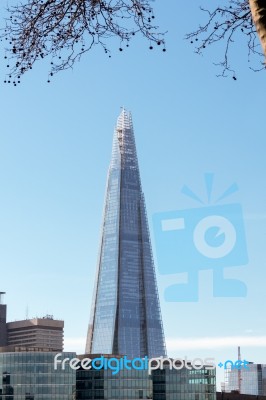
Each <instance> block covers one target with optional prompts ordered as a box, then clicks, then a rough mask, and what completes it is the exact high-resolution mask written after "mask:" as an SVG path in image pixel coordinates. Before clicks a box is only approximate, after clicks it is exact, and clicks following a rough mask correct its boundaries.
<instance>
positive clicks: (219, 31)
mask: <svg viewBox="0 0 266 400" xmlns="http://www.w3.org/2000/svg"><path fill="white" fill-rule="evenodd" d="M253 1H255V2H256V1H258V0H250V1H249V0H228V1H227V2H225V3H226V4H225V5H223V6H222V7H217V8H216V9H215V10H214V11H209V10H206V9H203V8H201V10H202V11H203V12H205V13H206V15H207V22H206V23H205V24H204V25H200V26H199V28H198V29H197V30H196V31H194V32H191V33H189V34H187V35H186V37H185V38H186V39H187V40H190V42H191V43H193V44H194V43H196V50H195V51H196V53H198V54H202V53H203V51H204V50H205V49H206V48H207V47H208V46H210V45H213V44H215V43H217V42H221V41H223V42H224V43H225V47H224V52H223V58H222V60H221V61H220V62H218V63H216V64H215V65H218V66H219V67H220V68H221V73H220V74H219V75H218V76H227V75H228V74H229V75H231V76H232V77H233V79H235V80H236V73H235V70H234V69H232V68H231V65H230V61H229V60H230V52H231V51H232V48H233V45H234V43H235V41H237V39H238V35H239V34H241V35H243V36H244V38H245V39H246V44H247V53H248V61H250V60H251V58H253V59H254V56H258V57H257V62H259V67H258V68H256V69H254V70H261V69H265V64H264V56H263V53H262V51H261V48H260V44H259V41H258V36H257V31H256V27H255V26H254V22H253V19H252V14H251V9H250V3H251V2H253Z"/></svg>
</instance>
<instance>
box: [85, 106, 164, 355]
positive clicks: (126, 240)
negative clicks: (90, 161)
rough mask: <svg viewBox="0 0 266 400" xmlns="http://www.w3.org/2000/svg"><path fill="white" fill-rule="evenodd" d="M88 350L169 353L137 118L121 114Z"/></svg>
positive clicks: (146, 353)
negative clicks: (138, 148) (137, 143)
mask: <svg viewBox="0 0 266 400" xmlns="http://www.w3.org/2000/svg"><path fill="white" fill-rule="evenodd" d="M86 352H87V353H107V354H108V353H109V354H124V355H127V356H128V357H131V358H134V357H144V356H149V357H156V356H161V355H165V343H164V334H163V327H162V322H161V312H160V305H159V301H158V293H157V285H156V277H155V271H154V265H153V258H152V250H151V244H150V238H149V228H148V223H147V218H146V211H145V204H144V196H143V193H142V189H141V182H140V176H139V167H138V160H137V153H136V146H135V139H134V131H133V124H132V117H131V114H130V113H129V112H127V111H126V110H125V109H124V108H122V111H121V113H120V115H119V117H118V120H117V125H116V128H115V133H114V140H113V153H112V161H111V165H110V168H109V173H108V177H107V188H106V198H105V208H104V217H103V228H102V240H101V245H100V253H99V261H98V269H97V276H96V284H95V291H94V298H93V305H92V312H91V321H90V325H89V330H88V338H87V345H86Z"/></svg>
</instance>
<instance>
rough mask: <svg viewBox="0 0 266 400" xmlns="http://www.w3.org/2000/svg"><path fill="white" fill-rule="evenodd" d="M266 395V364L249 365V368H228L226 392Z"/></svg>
mask: <svg viewBox="0 0 266 400" xmlns="http://www.w3.org/2000/svg"><path fill="white" fill-rule="evenodd" d="M232 391H238V392H240V394H250V395H260V396H265V395H266V364H253V363H249V364H248V368H241V369H240V370H238V369H236V368H233V369H232V368H228V369H227V370H226V372H225V392H227V393H230V392H232Z"/></svg>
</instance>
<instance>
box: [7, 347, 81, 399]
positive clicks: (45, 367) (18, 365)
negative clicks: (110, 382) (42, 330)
mask: <svg viewBox="0 0 266 400" xmlns="http://www.w3.org/2000/svg"><path fill="white" fill-rule="evenodd" d="M55 354H56V353H53V352H45V351H25V349H24V351H9V352H4V353H2V352H1V349H0V400H73V399H75V391H76V371H74V370H73V369H71V368H70V366H69V364H67V363H66V365H65V369H64V370H62V369H60V368H58V369H57V370H55V369H54V356H55ZM62 357H64V358H66V357H68V358H73V357H75V353H62Z"/></svg>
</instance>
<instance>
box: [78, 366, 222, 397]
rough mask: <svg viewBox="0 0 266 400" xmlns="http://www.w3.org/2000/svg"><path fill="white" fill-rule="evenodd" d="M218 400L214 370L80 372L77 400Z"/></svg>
mask: <svg viewBox="0 0 266 400" xmlns="http://www.w3.org/2000/svg"><path fill="white" fill-rule="evenodd" d="M90 399H105V400H120V399H121V400H130V399H131V400H132V399H153V400H215V399H216V386H215V370H207V369H205V368H202V369H201V370H188V369H186V368H183V369H181V370H175V369H173V370H170V369H168V368H167V367H165V368H164V369H162V370H161V369H157V370H153V371H152V374H151V375H149V374H148V371H147V370H141V371H137V370H121V371H120V372H119V373H118V374H116V375H113V374H112V371H110V370H104V369H100V370H93V369H90V370H86V371H84V370H82V369H80V370H77V387H76V400H90Z"/></svg>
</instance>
